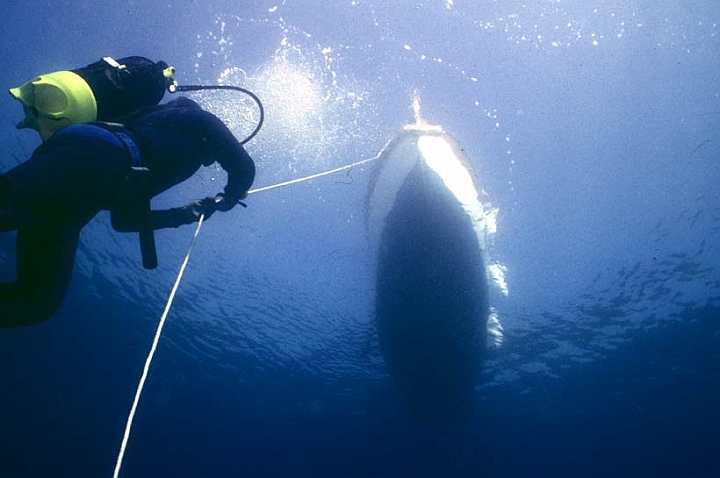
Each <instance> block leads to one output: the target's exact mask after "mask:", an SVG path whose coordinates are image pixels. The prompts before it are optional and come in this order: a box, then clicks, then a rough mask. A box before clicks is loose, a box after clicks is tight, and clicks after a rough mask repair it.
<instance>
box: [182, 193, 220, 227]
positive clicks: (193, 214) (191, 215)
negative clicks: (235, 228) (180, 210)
mask: <svg viewBox="0 0 720 478" xmlns="http://www.w3.org/2000/svg"><path fill="white" fill-rule="evenodd" d="M184 209H185V210H186V211H187V219H188V224H190V223H193V222H198V221H199V220H200V216H203V215H204V216H205V217H204V218H203V220H205V221H206V220H208V219H210V216H212V215H213V214H214V213H215V211H217V210H218V207H217V202H216V200H215V199H213V198H205V199H200V200H198V201H193V202H191V203H190V204H188V205H187V206H185V208H184Z"/></svg>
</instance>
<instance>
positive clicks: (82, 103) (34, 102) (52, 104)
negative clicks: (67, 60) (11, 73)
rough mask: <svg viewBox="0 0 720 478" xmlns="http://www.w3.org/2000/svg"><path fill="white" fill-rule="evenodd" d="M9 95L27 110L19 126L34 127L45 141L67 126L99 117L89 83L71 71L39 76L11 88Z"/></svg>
mask: <svg viewBox="0 0 720 478" xmlns="http://www.w3.org/2000/svg"><path fill="white" fill-rule="evenodd" d="M10 95H11V96H12V97H13V98H15V99H16V100H18V101H20V102H21V103H22V105H23V111H24V112H25V119H24V120H22V121H21V122H20V123H18V124H17V127H18V129H20V128H31V129H34V130H36V131H38V132H39V133H40V137H41V138H42V140H43V141H45V140H47V139H48V138H49V137H50V136H52V135H53V134H54V133H55V132H56V131H58V130H60V129H62V128H64V127H65V126H69V125H71V124H77V123H87V122H90V121H94V120H95V118H96V117H97V103H96V101H95V96H94V95H93V92H92V90H91V89H90V86H88V84H87V83H86V82H85V80H83V79H82V78H81V77H80V76H78V75H77V74H75V73H73V72H71V71H56V72H55V73H48V74H47V75H41V76H38V77H36V78H33V79H32V80H30V81H28V82H27V83H25V84H24V85H22V86H19V87H17V88H11V89H10Z"/></svg>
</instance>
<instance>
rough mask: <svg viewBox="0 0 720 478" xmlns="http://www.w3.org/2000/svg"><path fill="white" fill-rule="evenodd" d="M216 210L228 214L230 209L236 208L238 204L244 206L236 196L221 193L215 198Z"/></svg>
mask: <svg viewBox="0 0 720 478" xmlns="http://www.w3.org/2000/svg"><path fill="white" fill-rule="evenodd" d="M214 201H215V208H216V209H217V210H218V211H222V212H227V211H229V210H230V209H232V208H234V207H235V206H237V205H238V204H242V203H241V202H240V199H238V198H237V197H235V196H230V195H228V194H225V193H220V194H218V195H217V196H215V199H214Z"/></svg>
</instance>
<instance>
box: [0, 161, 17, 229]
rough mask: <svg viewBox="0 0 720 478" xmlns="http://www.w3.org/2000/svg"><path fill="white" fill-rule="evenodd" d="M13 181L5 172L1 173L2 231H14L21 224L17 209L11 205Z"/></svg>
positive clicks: (0, 208)
mask: <svg viewBox="0 0 720 478" xmlns="http://www.w3.org/2000/svg"><path fill="white" fill-rule="evenodd" d="M11 190H12V183H10V179H8V177H7V176H5V175H4V174H0V232H6V231H14V230H15V229H17V228H18V227H19V226H20V221H19V218H18V217H17V213H16V211H15V209H13V208H12V207H11V206H10V191H11Z"/></svg>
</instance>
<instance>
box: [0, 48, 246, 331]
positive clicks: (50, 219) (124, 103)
mask: <svg viewBox="0 0 720 478" xmlns="http://www.w3.org/2000/svg"><path fill="white" fill-rule="evenodd" d="M173 73H174V69H172V68H171V67H168V65H167V64H166V63H164V62H157V63H155V62H152V61H151V60H148V59H146V58H143V57H128V58H122V59H120V60H118V61H115V60H113V59H112V58H109V57H107V58H104V59H103V60H102V61H99V62H96V63H93V64H91V65H89V66H87V67H85V68H81V69H77V70H72V71H60V72H55V73H50V74H47V75H41V76H39V77H36V78H34V79H32V80H30V81H28V82H27V83H25V84H24V85H22V86H20V87H18V88H13V89H11V90H10V94H11V95H12V96H13V97H14V98H15V99H17V100H19V101H20V102H21V103H22V106H23V109H24V112H25V116H26V117H25V119H24V120H23V121H21V122H20V123H19V124H18V128H31V129H34V130H36V131H38V132H39V133H40V137H41V138H42V144H41V145H40V146H39V147H38V148H37V149H36V150H35V151H34V152H33V154H32V156H31V157H30V158H29V159H28V160H27V161H25V162H24V163H21V164H20V165H18V166H16V167H14V168H12V169H10V170H9V171H6V172H4V173H2V174H0V232H5V231H15V230H16V231H17V237H16V241H17V249H16V276H15V282H14V283H2V284H0V327H15V326H22V325H28V324H32V323H36V322H41V321H44V320H46V319H48V318H50V317H51V316H52V315H53V314H54V313H55V311H56V310H57V309H58V308H59V307H60V305H61V304H62V302H63V300H64V297H65V295H66V292H67V290H68V287H69V283H70V279H71V275H72V269H73V264H74V262H75V252H76V249H77V246H78V239H79V235H80V231H81V229H82V228H83V227H84V226H85V225H86V224H87V223H88V222H89V221H90V220H91V219H92V218H93V217H94V216H95V215H96V214H98V212H100V211H102V210H108V211H110V218H111V223H112V226H113V228H114V229H115V230H116V231H119V232H138V233H139V234H140V242H141V251H142V253H143V254H142V255H143V265H144V266H145V267H146V268H154V267H156V266H157V257H156V255H155V244H154V236H153V231H154V230H155V229H161V228H168V227H173V228H176V227H179V226H181V225H184V224H191V223H193V222H196V221H199V220H200V218H201V217H204V218H205V219H207V218H209V217H210V216H211V215H212V214H213V213H214V212H215V211H223V212H225V211H229V210H230V209H232V208H233V207H235V206H236V205H237V204H241V205H243V206H245V204H243V203H242V202H241V200H242V199H245V198H246V197H247V192H248V189H249V188H250V186H251V185H252V183H253V180H254V178H255V165H254V162H253V160H252V158H251V157H250V156H249V155H248V153H247V152H246V151H245V149H244V147H243V146H242V144H241V142H239V141H238V140H237V139H236V138H235V136H234V135H233V134H232V132H231V131H230V130H229V129H228V127H227V126H226V125H225V124H224V123H223V122H222V121H221V120H220V119H218V118H217V117H216V116H214V115H213V114H211V113H209V112H207V111H205V110H203V109H201V108H200V106H199V105H198V104H197V103H195V102H194V101H192V100H190V99H188V98H185V97H179V98H178V99H175V100H173V101H170V102H168V103H164V104H159V102H160V100H161V99H162V97H163V95H164V92H165V89H166V87H168V86H169V85H170V82H171V81H172V74H173ZM109 121H113V122H117V123H110V122H109ZM213 162H217V163H218V164H219V165H220V166H221V167H222V168H223V169H224V170H225V171H226V172H227V185H226V186H225V188H224V190H223V191H222V192H220V193H219V194H218V195H217V196H216V197H213V198H205V199H202V200H198V201H194V202H192V203H190V204H188V205H186V206H183V207H177V208H173V209H168V210H160V211H156V210H151V209H150V199H151V198H152V197H154V196H156V195H158V194H160V193H161V192H163V191H166V190H168V189H169V188H171V187H173V186H175V185H177V184H180V183H182V182H183V181H185V180H186V179H188V178H190V177H191V176H192V175H193V174H194V173H195V172H196V171H197V170H198V169H199V168H200V166H209V165H211V164H212V163H213Z"/></svg>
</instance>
